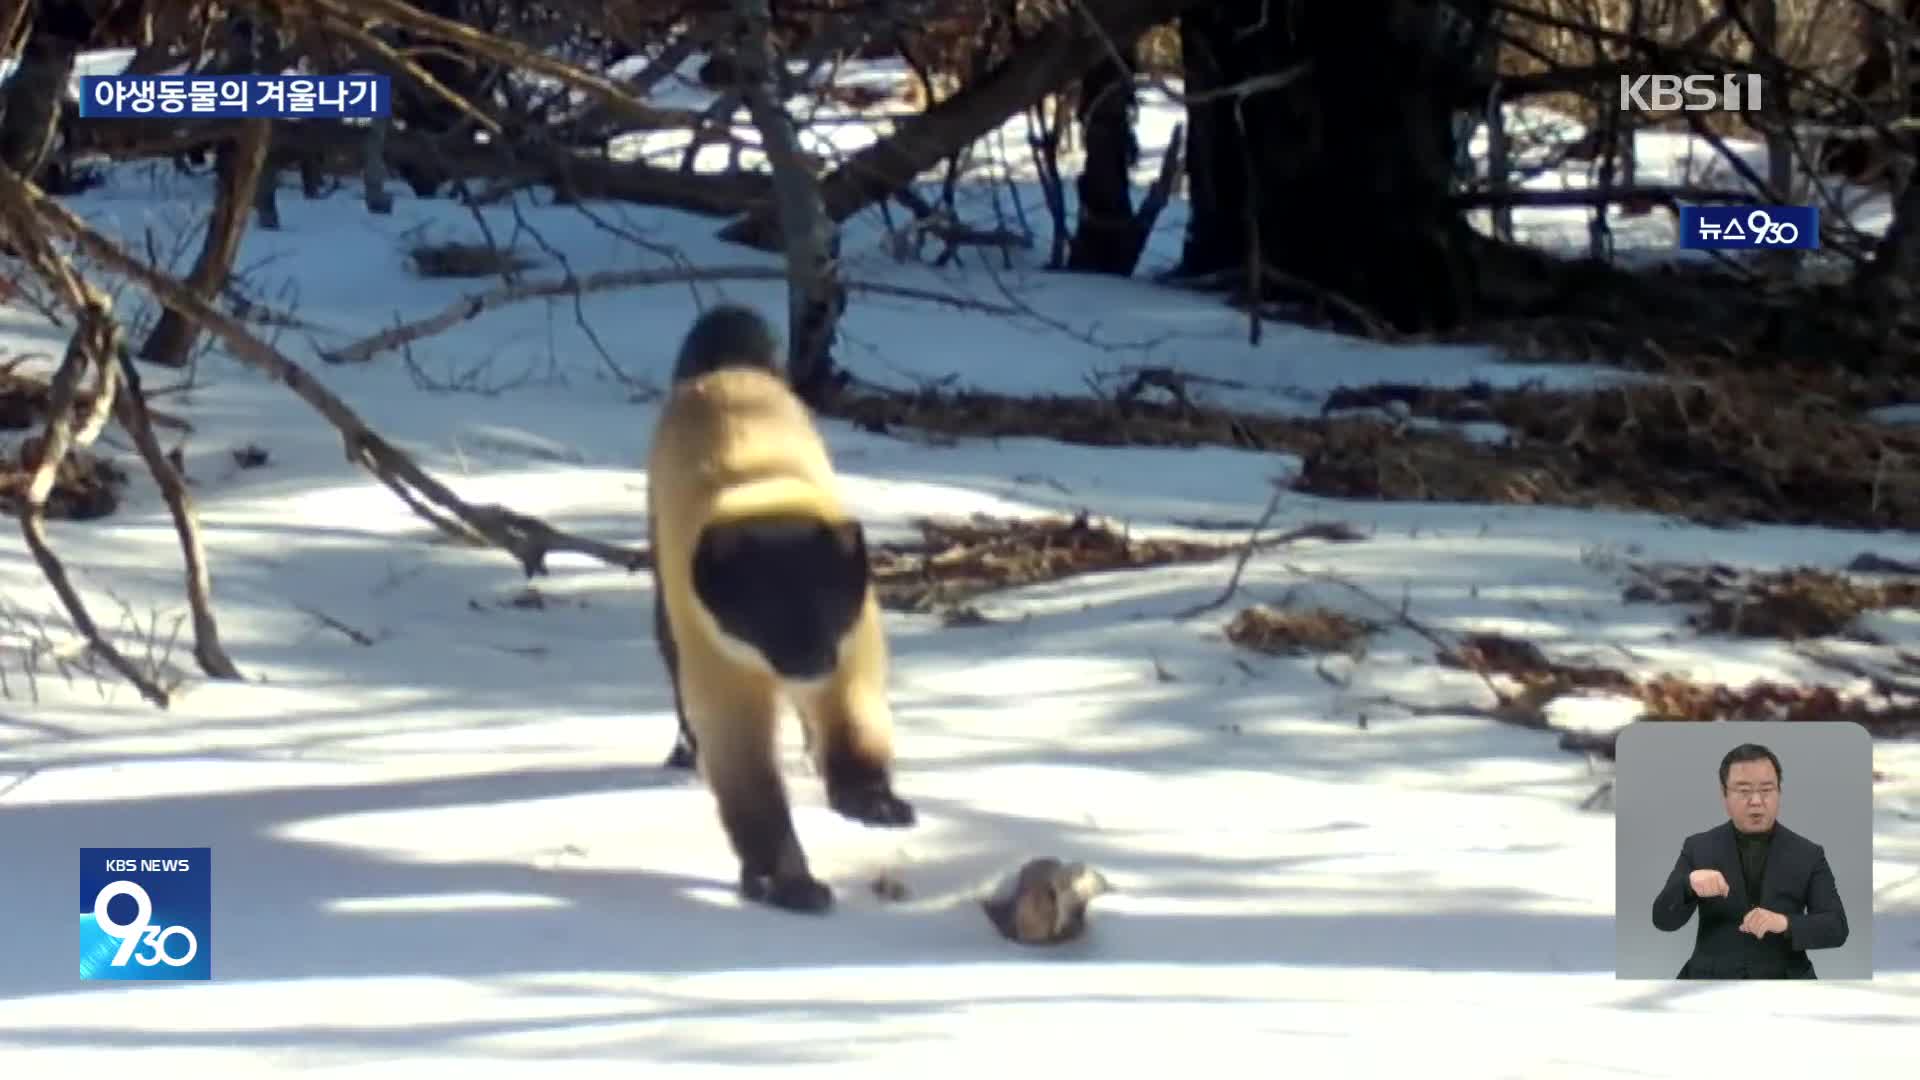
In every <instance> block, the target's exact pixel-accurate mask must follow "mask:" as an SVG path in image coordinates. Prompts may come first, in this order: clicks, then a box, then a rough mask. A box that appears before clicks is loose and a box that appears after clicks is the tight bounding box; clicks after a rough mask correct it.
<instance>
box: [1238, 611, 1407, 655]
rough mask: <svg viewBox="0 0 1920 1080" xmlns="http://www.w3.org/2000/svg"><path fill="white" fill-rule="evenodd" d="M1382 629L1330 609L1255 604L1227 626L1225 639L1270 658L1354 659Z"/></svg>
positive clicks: (1378, 625)
mask: <svg viewBox="0 0 1920 1080" xmlns="http://www.w3.org/2000/svg"><path fill="white" fill-rule="evenodd" d="M1381 629H1382V627H1381V626H1380V624H1378V623H1373V622H1368V621H1367V620H1365V619H1359V618H1355V617H1354V616H1352V615H1349V614H1347V613H1345V612H1342V611H1335V610H1333V609H1332V608H1323V607H1307V608H1295V607H1281V608H1276V607H1271V606H1268V605H1265V604H1256V605H1255V606H1253V607H1249V608H1243V609H1241V611H1240V613H1239V614H1238V615H1235V616H1234V617H1233V619H1232V621H1230V622H1228V623H1227V627H1226V635H1227V640H1228V641H1231V642H1233V643H1234V644H1235V645H1239V646H1241V647H1242V648H1247V649H1252V650H1254V651H1255V652H1262V653H1266V654H1268V655H1270V656H1312V655H1319V654H1323V653H1346V654H1348V655H1356V654H1358V653H1360V652H1361V651H1363V649H1364V646H1365V644H1366V640H1367V638H1369V637H1371V636H1373V635H1374V634H1377V633H1379V632H1380V631H1381Z"/></svg>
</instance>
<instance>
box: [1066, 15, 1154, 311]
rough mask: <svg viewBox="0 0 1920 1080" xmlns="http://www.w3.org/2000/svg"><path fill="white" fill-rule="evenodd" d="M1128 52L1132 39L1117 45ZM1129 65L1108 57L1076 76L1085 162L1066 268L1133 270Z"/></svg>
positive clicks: (1136, 253) (1135, 152) (1134, 152)
mask: <svg viewBox="0 0 1920 1080" xmlns="http://www.w3.org/2000/svg"><path fill="white" fill-rule="evenodd" d="M1119 51H1120V53H1121V55H1122V56H1124V57H1127V58H1129V65H1130V63H1131V57H1132V55H1133V43H1132V42H1127V43H1126V44H1124V45H1123V46H1121V47H1120V50H1119ZM1134 106H1135V98H1134V92H1133V70H1132V68H1131V66H1122V65H1121V64H1120V63H1119V62H1117V61H1115V60H1114V59H1112V58H1111V57H1109V58H1108V59H1106V60H1103V61H1101V62H1100V63H1098V64H1095V65H1094V66H1093V70H1091V71H1089V72H1087V75H1086V77H1085V78H1084V79H1082V80H1080V102H1079V108H1078V109H1077V110H1076V111H1077V112H1078V114H1079V120H1080V129H1081V131H1082V132H1083V133H1084V137H1085V140H1086V164H1085V166H1083V167H1082V169H1081V171H1080V180H1079V182H1078V184H1076V185H1075V190H1076V191H1077V192H1078V194H1079V196H1080V199H1079V203H1080V207H1079V220H1078V221H1077V222H1076V223H1075V225H1074V230H1073V248H1072V253H1071V254H1070V255H1069V256H1068V258H1067V269H1069V270H1080V271H1087V272H1092V273H1100V274H1118V275H1120V276H1122V277H1125V276H1127V275H1129V274H1131V273H1133V268H1134V264H1136V263H1138V262H1139V261H1140V249H1141V246H1142V242H1143V241H1144V239H1145V238H1144V237H1143V236H1140V235H1139V234H1138V229H1137V227H1136V224H1135V222H1134V217H1133V166H1134V163H1135V162H1136V161H1138V160H1139V157H1140V146H1139V143H1138V142H1137V141H1136V140H1135V139H1134V136H1133V117H1134Z"/></svg>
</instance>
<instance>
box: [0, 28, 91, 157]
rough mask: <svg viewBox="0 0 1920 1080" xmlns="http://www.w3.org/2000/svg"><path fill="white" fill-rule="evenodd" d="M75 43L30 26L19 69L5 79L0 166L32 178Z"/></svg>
mask: <svg viewBox="0 0 1920 1080" xmlns="http://www.w3.org/2000/svg"><path fill="white" fill-rule="evenodd" d="M79 48H80V46H79V43H78V42H77V41H72V40H69V39H66V38H63V37H61V36H59V35H56V34H52V33H46V32H41V31H39V30H38V29H37V28H36V31H35V32H34V34H33V35H32V36H31V37H29V38H28V39H27V45H26V48H25V49H24V50H22V51H21V55H20V67H19V70H17V71H16V72H15V73H14V76H13V78H11V79H9V80H8V81H7V85H6V90H5V93H4V95H0V108H4V109H5V110H6V115H5V117H4V118H0V165H5V166H6V167H7V168H8V169H11V170H12V171H13V172H14V173H15V175H17V176H19V177H20V178H21V179H23V180H32V179H34V177H35V176H36V175H38V174H39V172H40V167H41V166H42V165H44V164H46V161H47V154H48V152H49V151H50V150H52V148H53V138H54V134H55V133H56V132H57V131H58V130H59V127H60V110H61V108H62V107H63V106H64V105H65V104H66V100H67V94H66V90H67V83H68V81H69V80H70V79H71V78H72V77H73V62H74V57H75V56H76V55H77V54H78V52H79Z"/></svg>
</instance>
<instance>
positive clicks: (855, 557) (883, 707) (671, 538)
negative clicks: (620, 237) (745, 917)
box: [647, 305, 915, 911]
mask: <svg viewBox="0 0 1920 1080" xmlns="http://www.w3.org/2000/svg"><path fill="white" fill-rule="evenodd" d="M647 531H648V536H649V539H650V541H651V544H652V549H653V580H654V616H653V618H654V634H655V637H656V639H657V640H658V642H659V645H660V655H661V658H662V660H664V661H665V663H666V667H667V673H668V677H669V678H670V679H671V680H672V681H673V686H674V711H675V713H676V714H677V716H678V718H679V723H680V734H679V737H678V741H677V742H676V744H675V746H674V750H673V754H672V756H670V757H669V758H668V764H669V765H678V766H682V767H686V766H697V767H698V768H699V770H700V772H701V774H702V776H703V777H704V778H705V780H706V783H707V785H708V787H709V788H710V789H711V790H712V791H713V794H714V797H715V799H716V801H717V802H718V803H719V810H720V820H721V824H722V825H723V826H724V827H725V829H726V832H727V836H728V838H729V839H730V840H731V842H732V844H733V848H734V852H735V853H736V854H737V855H738V856H739V858H740V888H741V892H742V894H743V895H744V896H746V897H747V898H749V899H752V900H758V901H763V902H766V903H770V904H772V905H774V906H776V907H781V908H786V909H789V910H797V911H820V910H824V909H825V908H827V907H829V906H830V905H831V904H832V902H833V893H832V891H831V890H830V889H829V888H828V887H827V886H826V885H825V884H823V883H821V882H820V881H818V880H816V879H815V878H814V877H813V875H812V872H811V871H810V870H809V869H808V867H807V859H806V855H805V853H804V852H803V851H802V850H801V847H800V841H799V837H798V836H797V835H796V834H795V832H794V828H793V819H792V814H791V811H790V810H789V807H788V803H787V795H786V789H785V786H784V784H783V783H782V781H781V777H780V771H779V767H778V762H777V759H776V757H775V751H776V747H777V742H776V739H777V730H776V723H775V721H776V718H777V716H778V712H777V710H778V703H779V701H780V700H781V699H782V698H783V697H784V698H785V699H786V700H787V701H789V702H791V703H792V705H793V706H794V709H795V711H796V712H798V713H799V714H800V717H801V721H802V723H803V725H804V727H805V730H806V735H807V747H808V749H809V751H810V752H811V754H812V756H813V758H814V761H815V764H816V766H817V768H818V770H819V773H820V775H821V777H822V778H823V779H824V780H825V782H826V788H827V799H828V802H829V804H830V805H831V806H832V807H833V809H834V810H836V811H838V812H839V813H840V814H842V815H844V816H846V817H848V818H852V819H853V820H856V821H860V822H864V823H866V824H869V825H885V826H906V825H911V824H913V822H914V816H915V815H914V809H913V807H912V805H910V804H909V803H907V802H906V801H905V800H903V799H901V798H899V797H898V796H897V795H895V794H894V792H893V781H892V771H893V737H892V714H891V711H890V708H889V703H888V697H887V688H886V679H887V662H888V657H887V642H886V638H885V637H884V635H883V633H882V628H881V624H880V608H879V604H878V603H877V602H876V600H875V598H874V593H873V587H872V584H871V581H870V578H869V570H868V564H867V548H866V536H865V532H864V531H863V529H862V528H861V525H860V522H859V521H858V520H856V519H855V518H853V517H852V516H851V515H850V514H849V513H848V512H847V511H846V509H845V508H844V507H843V506H842V504H841V502H840V498H839V494H838V492H837V490H836V479H835V476H834V472H833V466H832V464H831V462H830V460H829V458H828V455H827V449H826V445H825V443H823V442H822V441H821V439H820V436H819V433H818V432H817V431H816V430H815V429H814V425H813V418H812V415H811V414H810V413H809V411H808V409H807V407H806V405H805V403H803V402H802V401H801V400H800V399H799V398H798V397H796V396H795V395H794V394H793V392H792V391H791V390H790V389H789V387H788V385H787V382H786V380H785V379H784V377H783V376H782V374H781V368H780V365H779V361H778V359H777V358H776V355H775V344H774V337H773V332H772V330H771V329H770V328H769V327H768V326H767V323H766V322H765V320H763V319H762V318H761V317H760V316H759V315H758V314H756V313H755V312H753V311H751V310H749V309H747V308H743V307H737V306H731V305H729V306H724V307H716V308H714V309H712V310H710V311H708V312H707V313H706V314H704V315H702V316H701V317H700V318H699V319H698V320H696V321H695V322H694V324H693V326H692V328H691V329H689V330H688V331H687V335H686V338H685V339H684V340H683V341H682V343H681V346H680V355H679V358H678V359H677V361H676V362H675V366H674V370H673V386H672V389H671V391H670V393H669V395H668V398H667V401H666V404H665V406H664V407H663V409H662V411H661V414H660V420H659V423H658V424H657V425H656V427H655V429H654V435H653V447H652V451H651V453H650V455H649V458H648V464H647Z"/></svg>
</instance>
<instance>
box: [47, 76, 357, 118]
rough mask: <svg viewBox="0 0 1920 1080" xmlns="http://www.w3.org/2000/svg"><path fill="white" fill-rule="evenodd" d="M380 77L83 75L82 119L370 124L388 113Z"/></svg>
mask: <svg viewBox="0 0 1920 1080" xmlns="http://www.w3.org/2000/svg"><path fill="white" fill-rule="evenodd" d="M389 90H390V80H389V78H388V77H387V76H385V75H374V74H368V75H83V76H81V78H80V116H81V117H82V118H83V119H108V118H117V119H126V118H130V117H132V118H139V117H172V118H174V119H183V118H201V117H204V118H206V119H209V120H219V119H230V118H234V117H248V116H263V117H272V118H274V119H300V118H309V119H315V120H372V119H377V118H379V117H383V116H389V115H391V114H392V111H393V105H392V95H391V93H390V92H389Z"/></svg>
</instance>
